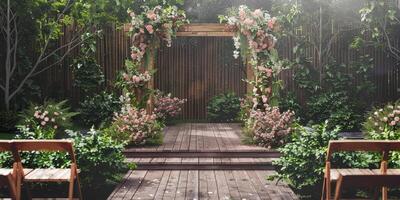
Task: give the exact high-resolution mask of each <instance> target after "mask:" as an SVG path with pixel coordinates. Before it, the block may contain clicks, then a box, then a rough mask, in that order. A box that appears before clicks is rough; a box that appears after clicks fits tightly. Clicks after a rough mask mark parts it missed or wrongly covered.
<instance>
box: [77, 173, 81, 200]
mask: <svg viewBox="0 0 400 200" xmlns="http://www.w3.org/2000/svg"><path fill="white" fill-rule="evenodd" d="M76 184H77V185H78V193H79V199H80V200H83V196H82V189H81V181H80V180H79V176H78V175H76Z"/></svg>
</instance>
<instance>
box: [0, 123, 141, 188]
mask: <svg viewBox="0 0 400 200" xmlns="http://www.w3.org/2000/svg"><path fill="white" fill-rule="evenodd" d="M35 131H38V130H35ZM41 131H45V130H41ZM20 132H21V134H20V135H18V136H17V138H18V139H53V138H51V136H50V135H51V134H42V135H38V134H36V133H34V132H32V131H31V130H30V129H27V128H22V129H21V130H20ZM67 132H68V133H69V136H68V138H70V139H72V140H73V141H74V149H75V154H76V159H77V162H78V168H79V169H80V170H81V173H80V174H79V176H80V178H81V180H82V185H81V186H82V187H83V188H84V189H85V190H88V191H96V190H98V189H99V188H101V187H102V186H104V185H106V184H107V183H109V182H115V181H118V180H119V179H118V178H119V175H120V173H122V172H124V171H125V170H127V169H128V167H129V168H132V167H134V165H133V164H129V165H127V164H126V163H124V159H125V157H124V155H123V154H122V150H123V149H124V143H119V142H116V141H114V140H112V139H111V138H110V137H108V136H107V135H105V134H103V133H101V132H99V131H96V130H91V131H89V132H88V133H86V134H81V133H77V132H72V131H67ZM21 157H22V164H23V166H24V167H25V168H58V167H61V168H68V167H69V166H70V161H69V156H68V155H67V154H66V153H60V152H51V153H50V152H40V153H39V152H23V153H22V154H21ZM12 162H13V159H12V157H11V155H10V154H8V153H1V154H0V166H2V167H6V166H7V167H10V166H11V165H12Z"/></svg>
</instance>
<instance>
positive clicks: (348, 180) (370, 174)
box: [321, 140, 400, 200]
mask: <svg viewBox="0 0 400 200" xmlns="http://www.w3.org/2000/svg"><path fill="white" fill-rule="evenodd" d="M340 151H364V152H379V153H381V154H382V159H381V163H380V169H332V168H331V162H330V160H331V157H332V154H333V153H335V152H340ZM390 151H400V142H399V141H386V140H385V141H383V140H335V141H330V142H329V146H328V151H327V156H326V162H325V174H324V182H323V186H322V187H323V188H322V195H321V199H322V200H323V199H324V197H325V199H327V200H329V199H331V183H332V182H336V191H335V197H334V199H335V200H336V199H339V198H340V194H341V190H342V188H343V187H346V186H351V187H382V200H387V187H392V186H399V185H400V169H387V165H388V159H389V153H390ZM371 180H373V181H371Z"/></svg>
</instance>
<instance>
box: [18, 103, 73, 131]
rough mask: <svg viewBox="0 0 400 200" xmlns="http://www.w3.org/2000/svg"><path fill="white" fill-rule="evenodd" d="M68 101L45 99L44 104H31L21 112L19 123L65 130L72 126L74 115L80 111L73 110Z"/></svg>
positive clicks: (32, 126)
mask: <svg viewBox="0 0 400 200" xmlns="http://www.w3.org/2000/svg"><path fill="white" fill-rule="evenodd" d="M70 110H71V109H70V107H69V106H68V105H67V101H66V100H64V101H60V102H55V101H52V100H50V101H45V102H44V103H43V105H35V104H31V105H30V106H29V107H28V108H27V109H26V110H24V111H23V112H22V113H21V114H20V117H21V121H20V122H19V125H22V126H26V127H28V128H32V129H34V128H37V127H38V126H40V127H41V129H45V130H52V129H53V130H65V129H68V128H72V122H71V121H72V117H74V116H76V115H78V114H79V113H76V112H71V111H70Z"/></svg>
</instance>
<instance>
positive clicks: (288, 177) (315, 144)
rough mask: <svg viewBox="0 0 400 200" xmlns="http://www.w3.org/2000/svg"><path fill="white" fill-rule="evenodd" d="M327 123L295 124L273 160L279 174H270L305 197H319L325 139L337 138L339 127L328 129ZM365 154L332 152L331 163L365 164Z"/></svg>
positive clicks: (326, 140) (347, 165) (342, 164)
mask: <svg viewBox="0 0 400 200" xmlns="http://www.w3.org/2000/svg"><path fill="white" fill-rule="evenodd" d="M327 127H328V123H325V124H320V125H314V126H312V128H308V127H302V126H298V127H296V128H295V130H294V132H293V134H292V138H291V141H290V142H289V143H287V144H286V145H285V146H284V147H282V148H280V149H279V152H280V153H281V154H282V156H281V157H280V159H279V160H277V161H275V162H274V165H275V167H276V168H275V169H276V171H277V172H278V174H277V175H276V176H272V177H270V178H271V179H275V178H279V179H283V180H285V181H287V182H288V183H289V185H290V186H291V187H293V188H294V189H295V190H296V192H298V193H299V194H300V195H303V197H305V198H309V199H318V198H320V194H321V187H322V180H323V174H324V166H325V159H326V151H327V148H328V143H329V140H337V139H339V136H338V132H339V129H338V128H335V129H333V130H328V129H327ZM365 156H367V155H365V154H359V153H335V154H334V155H333V159H332V161H331V162H332V165H333V167H368V163H367V161H369V159H368V157H365Z"/></svg>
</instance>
